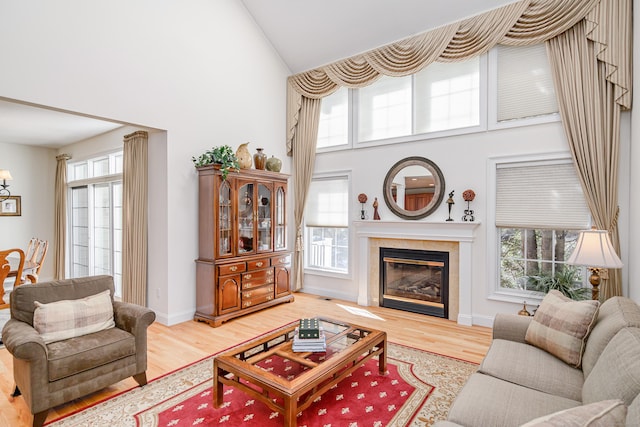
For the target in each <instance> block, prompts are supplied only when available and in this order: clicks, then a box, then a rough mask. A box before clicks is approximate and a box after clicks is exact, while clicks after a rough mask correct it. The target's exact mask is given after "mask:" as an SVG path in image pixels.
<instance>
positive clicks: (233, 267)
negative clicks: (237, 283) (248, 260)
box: [229, 265, 238, 271]
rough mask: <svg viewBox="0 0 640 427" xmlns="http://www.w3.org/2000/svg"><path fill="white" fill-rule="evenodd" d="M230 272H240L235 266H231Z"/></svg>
mask: <svg viewBox="0 0 640 427" xmlns="http://www.w3.org/2000/svg"><path fill="white" fill-rule="evenodd" d="M229 270H231V271H237V270H238V267H237V266H235V265H232V266H231V268H229Z"/></svg>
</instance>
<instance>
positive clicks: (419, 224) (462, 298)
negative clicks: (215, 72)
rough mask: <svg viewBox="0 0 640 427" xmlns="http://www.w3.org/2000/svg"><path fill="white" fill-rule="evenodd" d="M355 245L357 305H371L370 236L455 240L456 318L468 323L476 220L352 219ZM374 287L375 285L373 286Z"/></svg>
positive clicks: (462, 322)
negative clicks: (356, 248) (457, 280)
mask: <svg viewBox="0 0 640 427" xmlns="http://www.w3.org/2000/svg"><path fill="white" fill-rule="evenodd" d="M353 224H354V226H355V228H356V239H357V245H358V254H359V260H358V268H357V272H358V304H360V305H372V304H377V301H375V300H374V298H373V297H372V286H371V278H370V277H369V276H370V271H371V262H372V261H371V260H370V257H369V256H368V254H369V246H370V241H369V240H370V239H401V240H418V241H427V242H430V241H433V242H438V241H439V242H456V243H457V244H458V245H459V268H458V270H459V272H458V273H459V277H458V279H459V284H458V286H459V291H458V295H459V303H458V316H457V321H458V323H460V324H462V325H471V324H472V323H473V322H472V321H473V317H472V312H471V289H472V274H471V272H472V268H471V267H472V254H471V249H472V243H473V240H474V233H475V229H476V228H477V227H478V225H480V223H479V222H476V221H474V222H453V221H451V222H447V221H438V222H431V221H380V220H378V221H376V220H356V221H353ZM376 286H377V285H376Z"/></svg>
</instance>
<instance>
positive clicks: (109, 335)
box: [47, 328, 136, 381]
mask: <svg viewBox="0 0 640 427" xmlns="http://www.w3.org/2000/svg"><path fill="white" fill-rule="evenodd" d="M47 353H48V356H47V363H48V367H49V381H56V380H59V379H62V378H65V377H69V376H71V375H75V374H77V373H80V372H83V371H86V370H89V369H94V368H95V367H97V366H101V365H106V364H107V363H111V362H113V361H115V360H119V359H122V358H124V357H127V356H131V355H134V354H136V341H135V337H134V336H133V335H132V334H130V333H129V332H126V331H123V330H122V329H118V328H110V329H106V330H103V331H100V332H96V333H93V334H88V335H83V336H81V337H75V338H70V339H67V340H64V341H57V342H54V343H51V344H49V345H47Z"/></svg>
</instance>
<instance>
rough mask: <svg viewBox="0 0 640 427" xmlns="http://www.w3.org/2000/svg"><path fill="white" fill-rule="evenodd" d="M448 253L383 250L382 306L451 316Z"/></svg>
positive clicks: (381, 271) (381, 260) (381, 265)
mask: <svg viewBox="0 0 640 427" xmlns="http://www.w3.org/2000/svg"><path fill="white" fill-rule="evenodd" d="M448 302H449V253H448V252H439V251H428V250H419V249H398V248H380V305H381V306H382V307H388V308H395V309H399V310H405V311H410V312H414V313H421V314H427V315H430V316H436V317H443V318H445V319H446V318H448V317H449V309H448Z"/></svg>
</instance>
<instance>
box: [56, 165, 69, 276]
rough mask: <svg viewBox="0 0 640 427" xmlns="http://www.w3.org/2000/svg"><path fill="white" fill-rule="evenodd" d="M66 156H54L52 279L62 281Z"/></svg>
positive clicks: (64, 261)
mask: <svg viewBox="0 0 640 427" xmlns="http://www.w3.org/2000/svg"><path fill="white" fill-rule="evenodd" d="M70 159H71V156H69V155H68V154H60V155H58V156H56V161H57V163H56V182H55V190H54V197H55V207H54V213H53V247H54V248H55V249H54V251H53V263H54V264H53V278H54V279H58V280H59V279H64V278H65V273H66V268H65V267H66V256H65V255H66V247H67V161H68V160H70Z"/></svg>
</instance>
